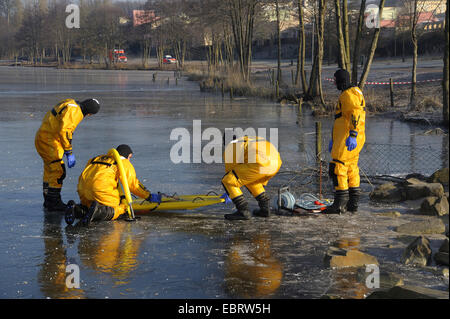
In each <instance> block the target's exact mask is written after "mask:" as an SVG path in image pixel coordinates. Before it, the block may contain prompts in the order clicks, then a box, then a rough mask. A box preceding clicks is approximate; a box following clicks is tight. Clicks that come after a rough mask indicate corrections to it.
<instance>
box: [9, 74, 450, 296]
mask: <svg viewBox="0 0 450 319" xmlns="http://www.w3.org/2000/svg"><path fill="white" fill-rule="evenodd" d="M168 78H169V79H170V80H169V84H168V83H167V79H168ZM69 97H71V98H75V99H77V100H83V99H86V98H97V99H98V100H99V101H100V102H101V105H102V106H101V110H100V112H99V113H98V114H96V115H95V116H92V117H90V118H88V119H86V120H84V121H83V122H81V124H80V125H79V126H78V128H77V130H76V131H75V134H74V140H73V150H74V154H75V156H76V159H77V164H76V166H75V167H74V168H72V169H68V170H67V177H66V179H65V181H64V187H63V191H62V198H63V200H64V201H65V202H67V201H68V200H70V199H74V200H77V201H78V200H79V199H78V196H77V193H76V186H77V180H78V176H79V175H80V173H81V171H82V170H83V168H84V165H85V164H86V162H87V161H88V160H89V159H90V158H92V157H93V156H96V155H99V154H104V153H106V152H107V151H108V150H109V149H110V148H112V147H116V146H117V145H119V144H129V145H130V146H131V148H132V149H133V151H134V156H133V158H132V163H133V165H134V167H135V169H136V172H137V175H138V177H139V178H140V180H141V181H142V182H143V183H144V184H145V185H146V186H147V187H148V188H149V189H150V190H151V191H152V192H156V191H161V192H163V193H167V194H173V193H177V194H196V193H198V194H200V193H206V192H208V191H215V192H216V193H219V194H221V193H223V192H224V191H223V188H222V186H221V182H220V181H221V178H222V176H223V174H224V167H223V164H219V163H212V164H207V163H204V162H202V163H192V164H187V163H180V164H174V163H172V161H171V159H170V150H171V148H172V147H173V145H174V144H175V143H176V141H171V140H170V138H169V137H170V134H171V132H172V130H173V129H176V128H186V129H187V130H188V131H190V132H192V126H193V121H194V120H201V124H202V128H203V129H206V128H208V127H215V128H218V129H220V130H223V129H224V128H230V127H231V128H237V127H241V128H243V129H245V128H249V127H250V128H255V129H257V128H266V129H267V131H269V129H270V128H277V129H278V141H279V150H280V153H281V157H282V160H283V166H282V168H281V171H285V172H287V171H298V170H301V169H302V168H304V167H305V166H307V165H311V163H312V162H313V161H314V136H315V135H314V134H315V133H314V132H315V121H316V119H314V118H312V117H311V116H306V115H305V116H303V117H302V118H301V119H300V120H299V123H298V124H297V123H296V120H297V111H296V109H295V107H292V106H280V105H278V104H275V103H272V102H270V101H264V100H258V99H246V98H236V99H234V100H233V101H230V99H229V98H228V97H225V99H222V97H221V96H220V94H217V95H214V94H205V93H201V92H200V91H199V89H198V84H196V83H194V82H188V81H185V80H184V79H180V80H179V81H178V85H175V80H174V77H173V72H158V76H157V79H156V81H155V82H153V81H152V72H144V71H92V70H57V69H50V68H10V67H1V68H0V111H1V112H0V150H1V152H2V160H1V166H0V168H1V172H2V174H0V194H1V204H0V214H1V217H2V222H1V223H0V269H1V272H0V283H1V284H0V298H47V297H50V298H71V297H81V298H105V297H108V298H320V296H322V295H323V294H324V293H326V292H327V291H328V290H329V289H330V287H333V285H335V283H336V281H339V280H341V279H336V278H341V277H342V276H341V277H339V276H337V275H336V273H335V272H333V271H331V270H329V269H327V268H325V267H324V265H323V257H324V253H325V251H326V250H327V248H328V247H329V246H330V245H331V243H332V242H333V241H335V240H337V239H339V238H341V237H342V236H344V237H345V236H350V237H357V238H360V239H361V240H360V245H361V247H360V248H361V250H362V251H367V252H369V253H370V254H372V255H375V256H376V257H377V258H378V259H379V260H380V263H382V265H383V267H384V269H385V270H388V271H396V272H400V273H401V274H402V275H404V276H405V277H407V278H408V279H409V280H410V281H411V283H414V284H418V285H426V286H428V287H435V288H438V289H444V288H443V287H445V288H446V287H447V286H446V285H444V284H443V283H442V282H441V281H440V279H439V278H437V277H436V276H435V275H433V274H432V273H429V272H426V271H424V272H420V271H417V270H413V269H410V268H408V267H403V268H399V267H398V260H399V258H400V257H399V256H398V255H397V253H398V252H399V251H401V248H402V247H404V246H405V244H404V243H401V242H399V241H398V239H397V236H396V235H395V234H393V233H392V231H391V232H389V231H386V229H387V226H388V225H389V226H395V223H398V221H394V222H393V223H394V224H390V223H392V221H391V220H386V219H382V220H378V219H375V217H373V216H372V215H371V213H370V212H371V211H372V208H371V207H370V203H368V201H367V196H364V197H363V205H362V207H363V212H362V213H361V214H360V215H359V216H356V217H351V216H341V217H339V216H331V217H329V216H319V217H317V218H314V217H306V218H299V217H287V216H277V215H273V216H271V217H270V218H269V219H268V220H266V219H260V218H252V219H251V220H249V221H245V222H229V221H225V220H224V218H223V215H224V214H225V213H228V212H230V211H231V210H232V209H233V207H231V206H225V205H223V204H221V205H216V206H210V207H207V208H203V209H200V210H198V211H197V210H196V211H187V212H167V213H162V212H161V213H154V214H151V215H147V216H143V217H142V218H141V219H140V220H139V221H137V222H136V223H127V222H124V221H116V222H104V223H101V224H94V225H93V226H91V227H90V228H88V229H86V228H81V229H78V228H76V229H73V228H66V225H65V221H64V218H63V216H62V215H61V214H57V213H51V212H45V211H44V210H43V208H42V202H43V198H42V161H41V158H40V157H39V156H38V154H37V152H36V150H35V147H34V136H35V133H36V131H37V129H38V128H39V126H40V124H41V121H42V118H43V116H44V114H45V113H46V112H47V111H48V110H49V109H50V108H51V107H53V106H54V105H55V104H56V103H57V102H59V101H60V100H62V99H65V98H69ZM320 121H322V128H323V135H324V136H323V145H324V146H328V136H329V135H330V127H331V124H332V119H331V118H321V119H320ZM427 129H429V128H427V127H423V126H419V125H417V124H406V123H401V122H397V121H393V120H392V119H388V118H383V117H382V116H380V117H369V118H368V119H367V126H366V131H367V133H366V135H367V143H368V147H367V150H368V152H366V153H363V154H362V155H361V159H362V161H365V163H361V166H362V167H363V168H364V169H365V170H366V171H367V173H368V175H370V174H376V173H386V172H387V173H392V174H393V173H411V172H419V173H423V174H431V173H433V172H434V171H435V170H437V169H439V168H441V167H442V166H448V136H443V135H426V134H423V132H424V131H426V130H427ZM204 143H207V141H205V142H204ZM371 144H372V150H373V151H370V149H371V148H370V147H369V146H370V145H371ZM377 145H382V146H377ZM383 145H384V146H383ZM380 149H381V150H382V151H380ZM380 152H382V154H381V155H380V154H379V153H380ZM424 153H427V154H426V155H427V156H429V157H422V156H425V155H424ZM327 156H328V155H327V154H325V155H324V159H325V160H326V159H327ZM430 156H431V157H430ZM373 158H377V159H378V158H383V159H384V160H386V161H387V163H394V164H380V166H379V167H378V166H377V167H374V166H373V165H376V164H373V163H372V161H371V159H373ZM423 158H425V162H424V161H423V160H422V159H423ZM378 162H380V161H378ZM383 165H384V166H383ZM386 165H388V166H389V165H390V166H389V167H387V168H386ZM287 175H288V174H280V176H277V177H275V178H273V179H272V180H271V182H270V183H269V187H268V191H269V192H270V194H271V195H272V196H274V195H275V194H276V190H277V188H278V187H279V186H281V185H282V184H283V183H285V182H286V180H287V179H286V176H287ZM290 177H292V176H290ZM367 186H368V185H367V184H366V185H365V187H366V188H367ZM324 188H325V192H328V194H330V193H329V191H330V187H329V185H327V186H326V187H324ZM369 190H370V189H369ZM309 191H311V192H314V191H315V188H313V187H312V186H311V189H310V190H309ZM366 191H367V189H366ZM245 194H246V196H247V198H248V199H249V203H250V205H251V208H256V201H255V200H253V199H252V198H251V197H250V196H249V194H248V192H245ZM366 195H367V194H366ZM376 209H379V208H373V210H376ZM399 209H400V208H399ZM405 218H409V219H411V220H414V219H417V218H419V217H418V216H409V217H405ZM380 232H383V234H382V235H380ZM377 235H380V236H377ZM392 243H395V245H398V247H399V248H398V251H395V249H394V251H393V250H389V251H385V250H383V249H380V248H379V247H384V246H385V245H386V244H392ZM395 245H394V246H395ZM436 245H437V242H436ZM398 254H399V255H401V253H398ZM68 264H76V265H77V266H78V267H79V269H80V279H81V287H80V288H79V289H68V288H67V287H66V284H65V281H66V276H67V273H66V266H67V265H68ZM350 277H351V278H353V277H354V276H353V275H349V276H347V277H346V278H350ZM350 281H351V280H350ZM354 287H356V288H355V289H353V288H352V289H347V288H341V290H339V291H340V292H341V293H342V295H343V296H348V297H354V296H356V295H357V293H356V292H355V291H354V290H358V289H360V288H359V283H357V282H355V286H354ZM358 291H359V290H358Z"/></svg>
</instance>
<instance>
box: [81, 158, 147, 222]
mask: <svg viewBox="0 0 450 319" xmlns="http://www.w3.org/2000/svg"><path fill="white" fill-rule="evenodd" d="M121 159H122V163H123V168H124V170H125V174H126V177H127V181H128V187H129V188H130V192H131V193H133V194H134V195H136V196H139V197H141V198H147V197H148V196H149V195H150V192H149V191H148V189H147V188H146V187H145V186H144V185H143V184H142V183H141V182H140V181H139V179H138V178H137V177H136V171H135V170H134V167H133V165H132V164H131V162H130V161H129V160H128V159H126V158H124V157H121ZM77 191H78V195H79V197H80V201H81V204H82V205H84V206H86V207H90V206H91V204H92V202H93V201H96V202H98V203H99V204H101V205H104V206H109V207H112V208H114V217H113V218H112V219H113V220H114V219H117V218H118V217H119V216H120V215H122V214H124V213H126V204H125V203H121V201H120V199H121V198H120V192H119V169H118V167H117V165H116V162H115V160H114V159H113V158H112V157H110V156H108V155H100V156H97V157H94V158H92V159H90V160H89V161H88V163H87V165H86V167H85V168H84V170H83V172H82V173H81V175H80V177H79V178H78V189H77Z"/></svg>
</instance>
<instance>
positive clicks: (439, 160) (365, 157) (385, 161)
mask: <svg viewBox="0 0 450 319" xmlns="http://www.w3.org/2000/svg"><path fill="white" fill-rule="evenodd" d="M359 166H360V169H361V170H363V171H364V173H365V174H366V175H368V176H379V175H394V176H398V175H400V176H404V175H408V174H411V173H417V174H421V175H424V176H429V175H431V174H433V173H434V172H435V171H437V170H438V169H441V168H443V167H447V166H448V149H442V147H439V145H438V144H435V145H428V146H416V145H392V144H369V143H367V144H366V145H364V149H363V151H362V152H361V154H360V160H359Z"/></svg>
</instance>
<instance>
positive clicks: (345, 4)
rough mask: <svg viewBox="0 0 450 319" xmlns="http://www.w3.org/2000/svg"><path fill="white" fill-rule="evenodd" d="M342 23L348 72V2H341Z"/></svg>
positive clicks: (345, 0) (346, 0) (344, 0)
mask: <svg viewBox="0 0 450 319" xmlns="http://www.w3.org/2000/svg"><path fill="white" fill-rule="evenodd" d="M342 23H343V27H344V44H345V57H346V61H345V63H346V65H347V70H348V71H349V72H350V35H349V33H348V0H343V6H342Z"/></svg>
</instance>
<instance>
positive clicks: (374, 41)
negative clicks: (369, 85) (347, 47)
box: [353, 0, 386, 90]
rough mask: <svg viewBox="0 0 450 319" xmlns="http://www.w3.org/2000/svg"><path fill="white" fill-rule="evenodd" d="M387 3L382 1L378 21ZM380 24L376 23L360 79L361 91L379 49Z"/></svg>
mask: <svg viewBox="0 0 450 319" xmlns="http://www.w3.org/2000/svg"><path fill="white" fill-rule="evenodd" d="M385 1H386V0H381V1H380V4H379V6H378V15H377V16H378V19H381V15H382V14H383V8H384V3H385ZM378 22H379V21H378ZM378 22H376V23H375V25H376V28H375V31H374V33H373V35H372V41H371V43H370V48H369V53H368V57H367V59H366V62H365V63H364V68H363V71H362V74H361V78H360V79H359V84H358V86H359V88H360V89H361V90H362V89H364V85H365V83H366V81H367V77H368V76H369V71H370V67H371V66H372V61H373V57H374V55H375V50H376V49H377V45H378V38H379V36H380V32H381V26H380V25H379V23H378ZM353 63H357V61H353Z"/></svg>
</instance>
